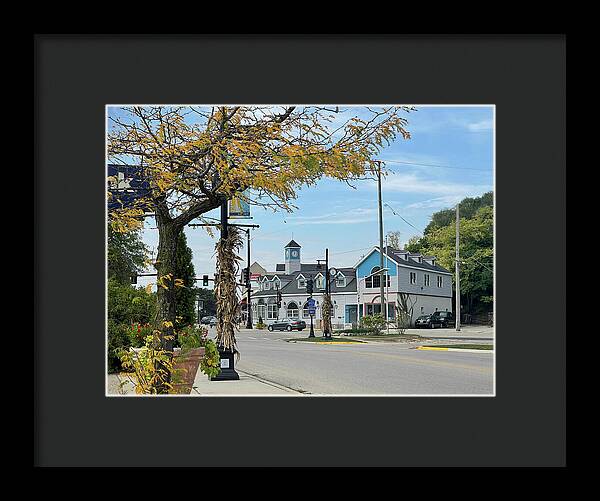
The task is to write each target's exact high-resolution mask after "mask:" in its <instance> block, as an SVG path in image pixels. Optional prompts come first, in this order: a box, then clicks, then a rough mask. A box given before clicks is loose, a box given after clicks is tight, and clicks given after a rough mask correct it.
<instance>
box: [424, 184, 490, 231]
mask: <svg viewBox="0 0 600 501" xmlns="http://www.w3.org/2000/svg"><path fill="white" fill-rule="evenodd" d="M493 205H494V194H493V192H491V191H488V192H487V193H484V194H483V195H481V196H480V197H474V198H469V197H467V198H463V199H462V200H461V201H460V202H459V210H460V217H461V219H462V218H463V217H464V218H467V219H470V218H472V217H473V216H475V214H476V213H477V211H478V210H479V209H480V208H481V207H493ZM455 216H456V211H455V209H444V210H441V211H438V212H436V213H435V214H433V215H432V216H431V222H430V223H429V224H428V225H427V227H426V228H425V235H428V234H429V233H431V232H432V231H433V230H435V229H436V228H443V227H445V226H448V225H450V224H452V223H454V221H455V219H456V218H455Z"/></svg>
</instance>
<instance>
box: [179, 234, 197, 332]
mask: <svg viewBox="0 0 600 501" xmlns="http://www.w3.org/2000/svg"><path fill="white" fill-rule="evenodd" d="M192 256H193V255H192V249H190V248H189V247H188V244H187V238H186V236H185V233H183V232H181V233H180V234H179V237H178V242H177V256H176V262H175V276H176V277H177V278H180V279H182V280H183V287H177V288H176V289H175V305H176V306H175V311H176V318H177V326H178V327H185V326H187V325H193V324H194V323H195V322H196V281H195V277H196V273H195V270H194V264H193V263H192Z"/></svg>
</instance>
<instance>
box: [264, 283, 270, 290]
mask: <svg viewBox="0 0 600 501" xmlns="http://www.w3.org/2000/svg"><path fill="white" fill-rule="evenodd" d="M263 286H264V290H266V291H268V290H271V284H270V283H269V282H265V283H264V284H263Z"/></svg>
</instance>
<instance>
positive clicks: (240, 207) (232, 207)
mask: <svg viewBox="0 0 600 501" xmlns="http://www.w3.org/2000/svg"><path fill="white" fill-rule="evenodd" d="M229 218H230V219H252V216H250V204H248V202H246V201H245V200H242V199H241V198H238V197H236V198H232V199H231V200H230V201H229Z"/></svg>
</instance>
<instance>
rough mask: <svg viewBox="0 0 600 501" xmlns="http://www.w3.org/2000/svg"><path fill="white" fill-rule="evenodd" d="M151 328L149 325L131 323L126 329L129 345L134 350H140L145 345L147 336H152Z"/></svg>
mask: <svg viewBox="0 0 600 501" xmlns="http://www.w3.org/2000/svg"><path fill="white" fill-rule="evenodd" d="M152 330H153V329H152V326H151V325H150V324H140V323H133V324H131V327H130V328H129V329H127V335H128V337H129V342H130V345H131V346H133V347H134V348H141V347H142V346H144V344H145V339H146V337H147V336H149V335H151V334H152Z"/></svg>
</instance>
